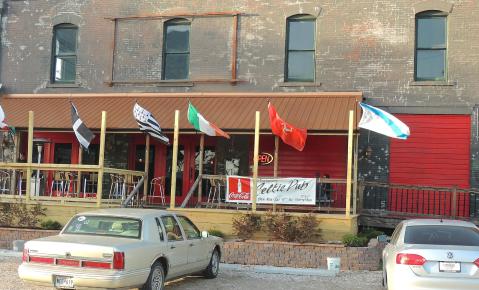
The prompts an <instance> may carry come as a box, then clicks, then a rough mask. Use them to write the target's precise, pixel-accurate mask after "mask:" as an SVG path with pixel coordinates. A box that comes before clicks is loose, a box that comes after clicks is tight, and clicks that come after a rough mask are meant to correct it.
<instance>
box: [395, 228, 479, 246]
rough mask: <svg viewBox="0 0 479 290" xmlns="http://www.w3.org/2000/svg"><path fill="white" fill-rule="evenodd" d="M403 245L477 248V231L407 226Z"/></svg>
mask: <svg viewBox="0 0 479 290" xmlns="http://www.w3.org/2000/svg"><path fill="white" fill-rule="evenodd" d="M404 243H405V244H425V245H448V246H475V247H478V246H479V230H478V229H475V228H472V227H471V228H469V227H461V226H409V227H407V228H406V233H405V236H404Z"/></svg>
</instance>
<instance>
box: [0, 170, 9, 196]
mask: <svg viewBox="0 0 479 290" xmlns="http://www.w3.org/2000/svg"><path fill="white" fill-rule="evenodd" d="M9 193H10V173H9V172H8V171H3V170H1V171H0V194H9Z"/></svg>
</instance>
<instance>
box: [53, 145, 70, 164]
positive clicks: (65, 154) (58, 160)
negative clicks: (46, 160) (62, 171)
mask: <svg viewBox="0 0 479 290" xmlns="http://www.w3.org/2000/svg"><path fill="white" fill-rule="evenodd" d="M71 156H72V144H71V143H57V144H55V152H54V156H53V163H55V164H70V163H71Z"/></svg>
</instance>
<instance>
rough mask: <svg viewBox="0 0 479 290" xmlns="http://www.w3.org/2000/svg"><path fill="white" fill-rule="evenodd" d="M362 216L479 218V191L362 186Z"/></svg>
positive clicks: (364, 183)
mask: <svg viewBox="0 0 479 290" xmlns="http://www.w3.org/2000/svg"><path fill="white" fill-rule="evenodd" d="M358 189H359V199H360V213H361V214H362V215H369V216H396V217H401V216H403V217H444V218H451V219H471V220H474V219H478V218H479V189H463V188H458V187H431V186H413V185H402V184H389V183H380V182H360V183H359V187H358Z"/></svg>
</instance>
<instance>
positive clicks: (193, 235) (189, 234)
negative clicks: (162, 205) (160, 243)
mask: <svg viewBox="0 0 479 290" xmlns="http://www.w3.org/2000/svg"><path fill="white" fill-rule="evenodd" d="M178 219H179V220H180V224H181V226H182V227H183V231H185V234H186V238H187V239H188V240H191V239H199V238H201V234H200V231H199V230H198V229H197V228H196V226H195V225H194V224H193V223H192V222H191V221H190V220H188V219H187V218H185V217H182V216H179V217H178Z"/></svg>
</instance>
